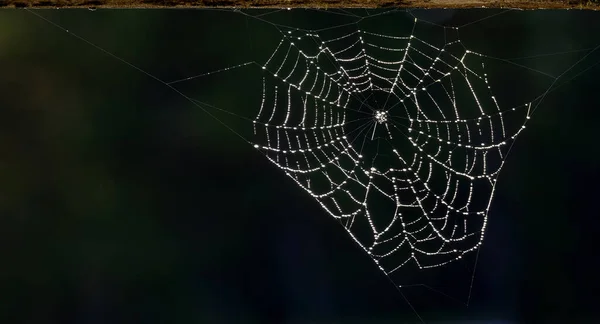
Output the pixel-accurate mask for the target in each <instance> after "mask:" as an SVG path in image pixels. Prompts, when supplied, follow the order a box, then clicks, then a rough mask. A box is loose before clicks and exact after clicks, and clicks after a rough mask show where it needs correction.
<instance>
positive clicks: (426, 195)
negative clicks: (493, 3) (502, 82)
mask: <svg viewBox="0 0 600 324" xmlns="http://www.w3.org/2000/svg"><path fill="white" fill-rule="evenodd" d="M419 23H420V22H419V20H418V19H416V18H414V20H413V24H412V25H413V26H412V33H410V34H407V35H387V34H379V33H376V32H374V31H369V30H362V29H357V28H355V29H354V30H353V31H350V32H345V31H342V32H341V33H336V32H332V31H329V32H328V33H325V35H324V33H319V32H310V33H306V32H298V31H291V30H290V31H287V32H285V33H283V34H282V38H281V41H280V42H279V45H278V46H277V48H276V49H275V50H274V52H273V53H272V55H271V56H270V57H269V59H268V60H267V61H266V63H265V64H264V65H263V66H262V69H263V70H264V71H265V76H264V78H263V92H262V93H263V96H262V103H261V106H260V111H259V113H258V115H257V116H256V118H255V119H254V120H253V124H254V134H255V137H254V140H253V142H254V147H255V148H257V149H259V150H261V151H262V152H264V153H265V155H266V156H267V158H268V159H269V160H270V161H271V162H273V163H274V164H275V165H276V166H277V167H279V168H281V169H282V170H283V171H284V172H285V173H286V174H287V175H288V176H289V177H291V178H292V179H293V180H294V181H295V182H296V183H297V184H298V186H300V187H301V188H303V189H304V190H306V191H307V192H308V193H309V194H310V195H311V196H312V197H313V198H314V199H316V200H317V201H318V202H319V204H320V205H321V206H322V207H323V208H324V209H325V210H326V211H327V212H328V213H329V214H330V215H331V216H333V217H334V218H336V219H338V220H340V221H341V223H342V224H343V226H344V228H345V229H346V230H347V232H348V233H349V234H350V236H351V237H352V238H353V239H354V240H355V241H356V242H357V243H358V244H359V245H360V246H361V247H362V248H363V249H364V250H365V251H366V252H367V253H368V254H369V255H370V256H371V258H372V259H373V260H374V261H375V262H376V263H377V264H378V266H379V268H380V269H381V270H382V271H384V272H385V273H386V274H387V275H390V274H392V273H394V272H395V271H396V270H398V269H399V268H401V267H403V266H404V265H407V264H408V263H411V262H412V263H414V264H415V265H416V266H418V267H419V268H431V267H438V266H442V265H444V264H447V263H449V262H452V261H454V260H458V259H461V258H462V257H463V256H464V255H465V254H467V253H469V252H472V251H474V250H476V249H477V248H478V247H479V246H480V245H481V243H482V241H483V239H484V234H485V228H486V225H487V217H488V212H489V208H490V203H491V201H492V198H493V195H494V185H495V182H496V179H497V177H498V175H499V173H500V170H501V168H502V166H503V163H504V160H505V158H506V154H507V151H508V149H509V147H510V144H511V143H512V142H513V141H514V140H515V139H516V138H517V136H518V135H519V133H520V132H521V131H522V130H523V129H524V128H525V123H526V121H527V120H528V119H529V118H530V116H529V114H530V111H531V102H525V103H523V104H522V105H520V106H517V107H501V105H500V104H499V103H498V100H496V98H495V96H494V94H493V91H492V88H491V86H490V84H489V82H488V76H487V74H486V71H485V66H484V64H483V63H482V62H481V61H480V60H478V59H480V58H481V57H482V55H481V54H478V53H475V52H472V51H470V50H468V49H467V48H466V47H465V46H464V45H463V44H462V42H461V40H460V38H458V37H457V36H458V35H457V30H458V28H455V29H454V28H452V29H450V30H443V31H442V33H444V36H445V37H444V41H443V42H442V43H441V44H439V45H438V44H431V43H428V42H427V41H426V40H424V39H421V38H420V37H419V36H418V35H416V30H418V28H417V26H418V25H419Z"/></svg>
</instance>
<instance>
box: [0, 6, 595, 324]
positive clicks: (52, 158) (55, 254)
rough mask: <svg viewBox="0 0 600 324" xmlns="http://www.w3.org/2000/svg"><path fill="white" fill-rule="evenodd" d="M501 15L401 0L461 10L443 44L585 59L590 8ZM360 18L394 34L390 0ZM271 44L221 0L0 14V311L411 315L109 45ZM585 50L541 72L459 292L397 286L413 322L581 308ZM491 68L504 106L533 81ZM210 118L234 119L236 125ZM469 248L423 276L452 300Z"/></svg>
mask: <svg viewBox="0 0 600 324" xmlns="http://www.w3.org/2000/svg"><path fill="white" fill-rule="evenodd" d="M267 12H268V11H247V13H248V14H250V15H260V14H264V13H267ZM500 12H501V11H491V10H469V11H415V12H414V14H415V15H416V16H419V17H422V18H424V19H428V20H432V21H435V22H437V23H439V24H447V25H464V24H468V23H471V22H473V23H472V24H470V25H468V26H465V27H464V28H462V29H460V32H461V38H462V39H463V40H464V41H465V44H467V46H468V47H469V48H470V49H472V50H474V51H477V52H482V53H487V54H490V55H493V56H495V57H497V58H515V57H518V58H523V57H528V56H535V55H539V54H553V55H546V56H536V57H533V58H530V59H519V60H515V61H514V62H517V63H519V64H522V65H525V66H528V67H531V68H534V69H537V70H541V71H544V72H547V73H549V74H552V75H554V76H557V75H559V74H560V72H562V71H564V70H565V69H566V68H568V67H569V66H571V65H573V64H574V63H575V62H577V60H579V59H580V58H581V57H583V55H585V54H586V53H588V52H586V51H576V50H580V49H586V48H593V47H595V46H597V45H599V44H600V15H599V14H598V13H594V12H584V11H525V12H522V11H511V12H506V13H503V14H501V15H498V16H496V17H491V16H493V15H495V14H497V13H500ZM340 13H342V14H346V12H342V11H314V10H298V11H296V10H292V11H281V12H274V13H272V14H269V15H265V16H262V18H264V19H267V20H268V21H269V22H277V23H281V24H285V25H288V26H298V27H302V28H310V29H313V28H322V27H324V26H332V25H337V24H341V23H344V21H346V20H347V21H352V19H354V18H352V17H347V16H344V15H340ZM356 13H357V14H361V15H366V14H367V12H365V10H361V11H357V12H356ZM372 13H374V12H372ZM37 15H40V16H43V17H44V18H46V19H48V20H50V21H51V22H53V23H55V24H57V25H58V26H60V27H62V28H64V29H61V28H60V27H57V26H54V25H53V24H52V23H49V22H47V21H45V20H44V19H42V18H40V17H39V16H37ZM490 17H491V18H490ZM482 18H489V19H486V20H482V21H478V20H479V19H482ZM375 19H378V18H371V19H370V20H369V21H368V23H369V24H370V26H371V27H373V26H375V27H377V28H378V29H379V28H380V29H379V32H381V33H402V32H404V33H410V30H406V31H400V32H398V30H397V29H398V28H400V27H399V25H396V20H395V19H398V20H397V21H398V22H401V21H403V23H405V22H406V20H407V19H412V18H410V17H408V16H407V15H406V14H402V13H398V14H397V15H396V16H393V18H390V17H387V18H385V19H381V22H379V21H378V20H375ZM402 26H404V25H402ZM402 28H403V27H402ZM65 29H67V30H69V32H70V33H69V32H67V31H66V30H65ZM73 35H76V36H73ZM422 36H423V38H425V39H426V38H427V37H428V35H427V34H425V35H422ZM86 41H87V42H91V43H93V44H95V45H96V46H97V47H95V46H93V45H91V44H90V43H87V42H86ZM278 41H279V38H278V34H277V31H276V30H275V29H274V28H273V26H272V25H270V24H269V23H264V22H261V21H260V20H258V19H255V18H252V17H248V16H245V15H242V14H240V13H235V12H231V11H211V10H119V11H117V10H97V11H88V10H35V11H26V10H2V11H0V242H1V245H0V246H1V248H0V260H1V263H0V321H1V322H2V323H266V322H275V323H337V322H339V323H399V322H416V321H417V318H416V316H415V315H414V313H413V312H412V311H411V310H410V308H409V307H408V304H407V303H406V302H405V301H404V300H403V299H402V296H401V295H400V294H399V293H398V291H397V290H396V289H395V288H394V286H393V285H391V284H390V282H388V281H387V279H386V278H385V277H384V276H383V275H382V274H381V273H380V272H379V270H378V269H376V268H375V267H374V266H373V265H372V263H371V262H370V260H369V259H368V257H367V256H366V255H364V254H363V253H362V252H361V251H359V249H358V248H357V247H356V246H355V245H354V244H353V243H352V241H351V240H350V239H349V237H347V234H346V233H345V232H344V231H343V230H342V228H341V227H340V226H339V225H338V224H337V223H336V222H335V221H334V220H332V219H331V218H330V217H329V216H327V215H326V213H325V212H324V211H322V210H321V209H320V208H319V207H318V204H317V203H316V202H315V201H314V200H312V199H311V198H310V197H309V196H308V195H306V194H305V193H304V192H302V191H301V189H299V188H297V187H296V186H295V185H294V184H293V182H292V181H290V180H289V179H288V178H287V177H285V176H284V175H283V173H282V172H280V171H279V170H277V169H276V168H275V167H274V166H273V165H272V164H270V163H268V161H266V159H264V157H263V156H261V155H260V154H259V153H258V152H256V151H255V150H254V149H253V148H252V147H251V146H250V145H248V144H247V143H246V142H245V141H244V140H241V139H240V138H239V137H238V136H236V135H235V134H234V133H233V132H232V131H231V130H229V129H228V128H226V127H224V126H223V125H221V124H220V123H219V122H217V121H215V120H214V119H213V118H211V117H210V116H209V115H207V114H206V112H205V111H203V109H202V108H201V107H199V106H197V105H194V104H192V103H190V102H189V101H187V100H186V99H185V98H183V97H182V96H180V95H179V94H177V93H176V92H174V91H173V90H172V89H170V88H169V87H167V86H166V85H165V84H163V83H161V82H159V81H157V80H156V79H153V78H152V77H149V76H148V75H146V74H144V73H142V72H140V71H139V70H137V69H136V68H133V67H132V66H129V65H128V64H126V63H124V62H123V61H121V60H120V59H122V60H124V61H126V62H129V63H131V64H133V65H135V66H136V67H138V68H140V69H142V70H144V71H146V72H148V73H150V74H152V75H154V76H156V77H157V78H159V79H161V80H163V81H170V80H177V79H180V78H185V77H188V76H192V75H195V74H199V73H204V72H208V71H212V70H217V69H220V68H223V67H227V66H233V65H236V64H240V63H243V62H247V61H253V60H256V61H261V60H262V61H264V59H265V58H266V57H265V55H268V54H269V53H270V52H271V51H272V50H273V49H274V46H275V45H276V44H277V42H278ZM100 48H101V49H104V50H106V51H107V52H110V53H112V54H113V55H114V56H111V55H109V54H107V53H106V52H103V51H102V50H101V49H100ZM570 51H574V52H571V53H566V54H565V53H563V54H561V53H562V52H570ZM118 58H120V59H118ZM598 62H600V51H596V52H593V53H592V54H590V55H589V56H588V57H587V58H586V59H585V60H584V61H582V62H581V63H580V64H579V65H577V66H575V68H574V69H573V70H572V71H570V72H569V73H567V74H566V75H564V77H562V78H561V79H559V81H558V82H557V85H561V86H560V87H559V88H557V89H556V90H554V91H552V92H551V93H550V94H549V95H548V96H547V97H546V99H545V100H544V101H543V102H542V103H541V105H540V106H539V109H538V110H537V111H536V113H535V114H534V116H533V118H532V120H531V122H530V123H529V124H528V129H527V130H526V132H525V133H524V134H523V135H522V136H521V137H520V138H519V140H518V141H517V144H516V145H515V147H514V149H513V150H512V152H511V154H510V156H509V158H508V160H507V162H506V164H505V169H504V170H503V171H502V175H501V176H500V181H499V185H498V187H497V190H496V198H495V200H494V201H493V203H492V208H491V211H490V223H489V232H488V236H487V239H486V241H485V242H484V245H483V248H482V250H481V253H480V254H479V261H478V264H477V271H476V273H475V281H474V284H473V290H472V296H471V300H470V306H469V307H468V308H467V307H465V306H463V305H461V304H460V303H457V302H455V301H453V300H452V299H450V298H446V297H444V296H442V295H440V294H439V293H434V292H431V291H429V290H427V289H425V288H422V287H421V288H405V289H403V292H404V293H405V294H406V296H407V297H408V298H409V300H410V301H411V302H412V303H413V304H414V306H415V307H416V308H417V311H418V313H419V314H420V315H421V316H422V317H423V318H424V319H425V321H426V322H428V323H437V322H448V323H450V322H451V321H452V320H455V322H453V323H462V322H466V321H467V320H475V321H476V322H477V323H480V322H481V323H491V322H493V323H565V322H572V323H580V322H593V321H594V320H596V321H597V320H599V319H600V318H599V317H598V315H597V310H596V308H595V307H596V305H597V301H598V294H599V293H598V291H599V290H598V288H600V287H599V285H598V283H599V281H598V279H597V276H598V273H600V272H599V271H598V269H597V268H598V264H599V261H598V257H599V255H598V252H597V247H598V246H599V244H600V242H599V238H598V235H599V234H600V230H599V226H600V220H599V219H600V217H599V215H600V213H598V203H597V202H596V201H595V199H597V196H598V194H599V193H600V190H599V189H598V181H600V174H599V171H598V170H599V167H598V165H599V162H600V146H599V145H598V140H599V139H600V136H598V131H599V128H598V121H599V120H600V119H599V118H600V109H599V104H600V99H598V92H599V90H600V83H598V81H597V75H598V73H599V72H600V70H599V68H598V66H596V65H595V64H596V63H598ZM489 65H490V67H489V68H490V69H491V70H494V69H495V70H496V72H498V74H496V75H497V79H496V82H497V84H500V85H503V86H500V87H498V88H496V89H495V90H497V93H498V98H500V100H505V101H506V102H511V101H514V102H517V103H521V102H522V100H523V99H524V98H525V97H527V96H532V95H537V94H539V93H540V92H541V90H542V89H546V88H547V87H548V86H549V85H550V82H551V80H549V79H548V78H545V77H543V76H541V75H540V74H539V73H530V72H529V71H528V70H526V69H525V68H519V67H516V66H515V65H514V64H506V62H502V61H499V60H490V63H489ZM599 66H600V65H599ZM587 68H589V70H587V71H585V72H584V73H582V74H580V75H578V73H579V72H582V71H584V70H586V69H587ZM502 71H504V72H505V73H504V74H502V73H501V72H502ZM513 72H514V73H513ZM573 77H574V78H573ZM571 78H573V79H572V80H570V79H571ZM569 80H570V81H569ZM566 81H569V82H566ZM260 88H261V73H260V71H258V69H257V68H256V67H254V66H252V65H251V66H248V67H244V68H240V69H235V70H232V71H229V72H223V73H218V74H215V75H211V76H206V77H202V78H198V79H195V80H193V81H189V82H185V83H181V84H177V89H179V90H180V91H183V92H184V93H185V94H186V95H188V96H190V97H192V98H195V99H198V100H202V101H203V102H208V103H211V104H213V105H215V106H217V107H223V108H226V109H227V110H230V111H233V112H235V113H236V114H238V115H243V116H248V117H250V118H252V117H253V115H254V114H255V113H256V109H258V105H257V103H259V102H260V101H257V100H259V99H260V91H261V90H260ZM203 108H206V107H203ZM209 111H210V109H209ZM211 113H214V114H215V115H216V116H218V117H219V118H220V119H221V120H222V121H223V122H224V123H225V124H226V125H227V126H228V127H230V128H231V129H233V130H235V131H236V132H239V133H240V134H241V135H243V136H245V135H246V133H244V132H246V131H247V130H248V129H247V127H248V126H249V124H248V122H247V121H244V120H242V119H239V118H232V117H231V116H229V115H227V114H222V113H220V112H218V111H215V110H212V111H211ZM248 139H249V138H248ZM472 261H473V260H469V262H471V263H468V262H467V263H466V264H463V265H459V266H455V267H454V268H453V267H449V268H448V269H444V270H443V271H440V272H437V273H436V274H435V276H434V280H433V281H434V282H433V283H432V285H434V286H435V287H436V288H438V289H439V290H442V291H444V292H445V293H447V294H449V295H451V296H453V297H456V298H458V299H460V300H463V301H464V300H466V297H467V293H468V290H469V284H470V272H469V271H465V268H464V267H465V266H466V267H467V268H469V267H472V266H473V263H472ZM461 267H462V268H461ZM408 281H409V282H408V283H411V281H412V283H417V282H420V281H418V279H417V278H410V279H409V280H408Z"/></svg>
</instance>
